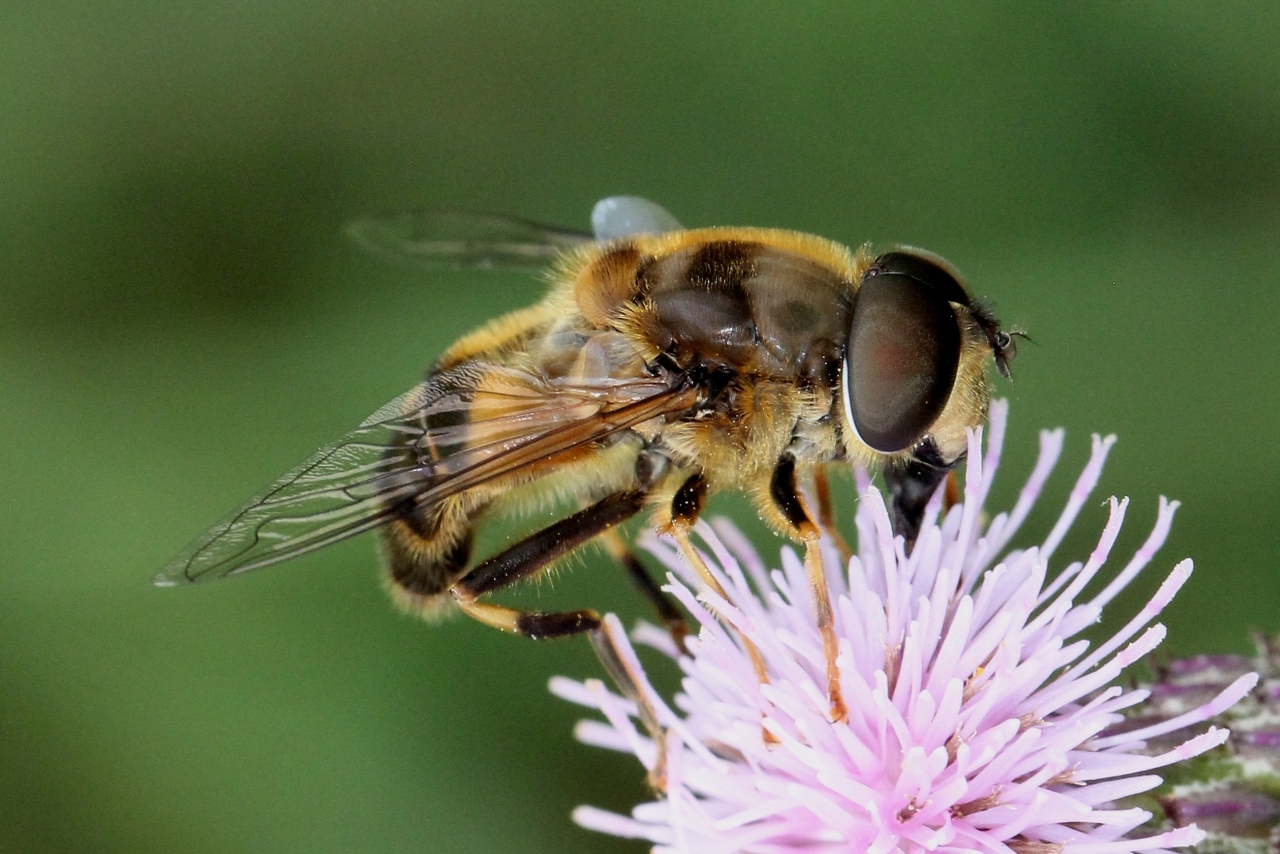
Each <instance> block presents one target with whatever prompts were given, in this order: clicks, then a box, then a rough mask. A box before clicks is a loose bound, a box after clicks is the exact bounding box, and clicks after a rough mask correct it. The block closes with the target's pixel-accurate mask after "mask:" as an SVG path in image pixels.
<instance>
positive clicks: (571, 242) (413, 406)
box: [157, 196, 1015, 720]
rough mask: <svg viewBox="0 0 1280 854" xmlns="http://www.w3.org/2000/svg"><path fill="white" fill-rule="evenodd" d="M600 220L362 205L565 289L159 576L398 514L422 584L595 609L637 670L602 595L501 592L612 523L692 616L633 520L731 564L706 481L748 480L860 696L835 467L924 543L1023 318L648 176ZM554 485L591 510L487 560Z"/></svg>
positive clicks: (387, 545) (910, 253)
mask: <svg viewBox="0 0 1280 854" xmlns="http://www.w3.org/2000/svg"><path fill="white" fill-rule="evenodd" d="M592 225H593V226H594V234H587V233H579V232H575V231H570V230H566V229H560V228H553V227H548V226H543V225H539V224H536V223H533V222H528V221H525V220H520V219H515V218H508V217H494V216H479V215H466V214H446V213H418V214H402V215H392V216H387V217H377V218H372V219H369V220H364V221H360V222H357V223H355V224H354V225H353V226H352V229H351V232H352V235H353V236H354V237H355V238H356V239H357V240H359V241H360V242H362V243H364V244H365V245H366V246H367V247H369V248H371V249H373V250H375V251H378V252H381V253H384V254H389V255H391V256H393V257H396V258H401V259H409V260H415V261H421V262H426V263H428V264H430V263H432V262H435V263H440V264H453V265H475V266H493V265H496V266H506V267H512V266H514V267H524V268H528V267H543V268H549V270H550V278H551V283H552V284H551V288H550V291H549V292H548V293H547V295H546V297H545V298H544V299H543V300H542V301H541V302H539V303H538V304H536V305H534V306H531V307H528V308H523V309H519V310H517V311H513V312H511V313H510V314H506V315H503V316H501V317H499V318H497V319H495V320H493V321H491V322H490V323H489V324H487V325H485V326H483V327H481V328H480V329H478V330H476V331H474V332H472V333H470V334H468V335H466V336H464V337H463V338H462V339H461V340H460V341H458V342H457V343H456V344H454V345H453V346H452V347H450V348H449V349H448V350H446V351H445V352H444V354H443V355H441V356H440V357H439V358H438V359H437V360H436V362H435V364H434V365H433V366H432V367H431V369H430V370H429V371H428V372H427V377H426V379H425V380H424V381H423V382H421V383H419V384H418V385H417V386H415V387H414V388H412V389H410V390H409V391H408V392H406V393H405V394H403V395H401V396H400V397H398V398H396V399H395V400H393V401H391V402H390V403H388V404H387V405H386V406H384V407H382V408H381V409H379V410H378V411H377V412H375V413H373V414H372V415H371V416H369V418H367V419H365V421H364V422H363V423H361V424H360V425H359V426H358V427H357V428H356V429H355V430H353V431H352V432H350V433H348V434H347V435H345V436H343V437H342V438H341V439H338V440H337V441H336V442H334V443H333V444H331V445H329V446H327V447H325V448H322V449H321V450H320V451H318V452H317V453H316V454H315V455H314V456H312V457H311V458H310V459H308V460H307V461H306V462H304V463H303V464H302V465H300V466H298V467H297V468H295V469H294V470H293V471H291V472H289V473H288V474H286V475H284V476H283V477H282V478H280V479H279V480H277V481H276V482H275V483H273V484H272V485H271V486H270V487H268V488H267V489H266V490H265V491H264V492H262V493H260V494H259V495H256V496H254V497H253V498H252V499H251V500H250V501H249V502H248V503H247V504H245V505H244V506H243V507H242V508H240V509H239V510H237V511H235V513H233V514H232V515H230V516H228V517H227V518H226V519H224V520H223V521H221V522H219V523H218V524H217V525H215V526H214V527H213V528H211V529H210V530H209V531H208V532H207V533H205V534H204V536H202V537H200V538H199V539H198V540H196V541H195V542H194V543H192V544H191V545H190V546H188V547H187V549H186V550H184V551H183V552H182V553H181V554H180V555H178V556H177V557H176V558H174V560H173V561H172V562H171V563H170V564H169V565H168V566H167V567H166V568H165V569H164V571H163V572H162V573H161V574H160V575H159V577H158V578H157V583H158V584H161V585H174V584H182V583H187V582H197V581H207V580H211V579H216V578H225V577H228V576H232V575H238V574H240V573H243V572H247V571H249V570H251V569H257V568H259V567H263V566H268V565H270V564H274V563H278V562H280V561H283V560H286V559H288V558H292V557H297V556H299V555H302V554H306V553H308V552H311V551H314V550H316V549H318V548H321V547H323V546H326V545H329V544H330V543H334V542H337V541H339V540H343V539H346V538H347V537H351V536H355V535H356V534H359V533H362V532H364V531H368V530H372V529H375V528H376V529H379V531H380V534H381V537H382V544H383V553H384V557H385V564H386V568H387V574H388V578H389V587H390V589H391V590H392V591H393V594H394V596H395V598H396V599H397V600H398V601H399V602H400V604H401V605H403V606H404V607H406V608H408V609H410V610H412V611H414V612H416V613H419V614H423V615H430V614H435V613H438V612H439V611H441V610H442V609H446V608H447V609H452V608H457V609H460V610H461V611H462V612H463V613H465V614H468V615H469V616H471V617H474V618H475V619H478V620H480V621H481V622H483V623H487V624H488V625H491V626H495V627H497V628H499V629H503V630H505V631H509V632H516V633H519V634H522V635H526V636H529V637H533V638H547V637H557V636H564V635H571V634H576V633H580V632H586V633H589V634H590V636H591V638H592V641H593V645H594V646H595V647H596V649H597V652H599V653H600V656H601V659H602V660H603V661H604V663H605V665H606V667H607V668H608V669H609V670H610V672H611V673H612V675H613V676H614V677H615V679H616V680H618V682H619V684H620V685H621V686H622V687H623V689H624V690H627V688H628V683H629V682H630V681H631V680H630V677H629V674H628V672H627V669H626V666H625V664H624V663H623V662H622V660H621V659H620V657H619V656H618V655H617V654H616V652H615V645H614V643H613V641H612V640H611V639H610V638H609V636H608V631H607V630H606V628H605V625H604V624H602V622H601V619H600V617H599V615H598V614H597V613H596V612H595V611H593V610H580V611H571V612H560V613H541V612H534V611H522V610H516V609H513V608H508V607H505V606H499V605H496V604H492V603H490V602H486V601H484V597H485V595H486V594H488V593H491V592H493V591H495V590H498V589H500V588H503V587H506V586H507V585H509V584H511V583H513V582H515V581H519V580H521V579H526V578H530V577H532V576H534V575H536V574H538V573H540V572H542V571H544V570H545V569H547V568H548V567H549V566H550V565H551V564H553V563H554V562H556V561H557V560H559V559H560V558H561V557H563V556H564V555H566V554H568V553H569V552H571V551H572V550H574V549H576V548H577V547H579V546H581V545H583V544H584V543H587V542H588V541H590V540H593V539H595V538H597V537H601V536H602V535H603V536H604V540H605V543H606V545H607V546H609V548H610V550H611V551H612V552H613V553H614V554H615V555H617V556H618V557H619V558H620V559H621V562H622V564H623V566H624V567H625V568H626V570H627V571H628V573H629V574H630V575H631V577H632V578H633V580H635V581H636V582H637V583H638V584H639V586H640V588H641V590H642V591H643V592H644V593H645V594H646V596H647V598H649V599H650V600H651V601H652V602H653V603H654V605H655V606H656V607H657V608H658V610H659V613H660V614H661V616H662V617H663V618H664V620H666V622H667V623H668V625H669V626H670V627H671V629H672V631H673V633H676V634H678V632H679V631H680V628H681V627H682V625H683V623H682V621H681V617H680V614H679V612H678V611H677V610H676V609H675V607H674V606H673V605H672V604H671V602H670V601H669V600H667V599H666V598H665V594H664V593H662V592H661V591H660V589H659V588H658V586H657V584H656V583H654V582H653V580H652V579H651V578H650V577H649V576H648V575H647V573H646V571H645V570H644V568H643V566H642V565H641V564H640V563H639V561H637V560H636V559H635V558H634V556H632V555H631V554H630V552H629V551H628V550H627V549H626V547H625V545H623V544H622V543H621V538H620V537H618V535H617V532H616V531H615V530H614V529H615V528H616V527H617V526H618V525H619V524H621V523H623V522H625V521H626V520H628V519H629V518H631V517H632V516H635V515H636V514H638V513H640V512H641V511H644V510H646V509H647V510H648V511H649V513H650V515H651V521H652V524H653V525H654V526H655V527H656V528H657V529H658V530H660V531H664V532H667V533H669V534H670V535H671V536H672V537H674V538H675V540H676V541H677V542H678V543H679V545H680V547H681V549H682V550H683V552H684V554H685V556H686V557H687V559H688V560H689V561H690V562H691V563H692V564H693V565H694V566H695V567H696V568H697V569H698V570H699V572H700V574H701V575H702V576H703V577H704V579H705V580H706V581H707V583H708V584H709V585H710V586H711V587H713V588H717V587H718V585H717V584H716V581H715V579H714V577H713V576H712V575H711V574H710V573H709V572H708V571H707V569H706V567H705V565H703V563H702V561H701V559H700V557H699V555H698V553H697V551H696V550H695V549H694V547H693V545H692V543H691V541H690V539H689V532H690V528H691V527H692V526H693V524H694V522H695V521H696V520H697V519H698V516H699V514H700V512H701V511H702V509H703V505H704V503H705V501H706V498H707V496H708V494H709V493H712V492H715V491H717V490H726V489H729V490H741V491H743V492H745V493H746V494H747V495H748V496H749V497H750V499H751V500H752V501H753V502H754V504H755V506H756V507H757V508H758V510H759V512H760V514H761V515H762V516H763V518H765V519H766V520H767V521H768V522H769V523H770V524H771V525H772V526H773V527H774V528H776V529H777V530H778V531H779V532H780V533H782V534H784V535H786V536H788V537H790V538H792V539H793V540H796V541H798V542H800V543H802V544H803V545H804V546H805V550H806V558H805V564H806V568H807V571H808V577H809V580H810V583H811V585H812V587H813V592H814V594H815V595H814V601H815V602H816V603H817V609H818V614H817V618H818V624H819V626H820V628H821V629H822V632H823V639H824V648H825V649H824V652H825V657H826V673H825V674H824V676H825V678H826V681H827V684H828V693H829V697H830V701H831V712H832V717H833V719H837V720H838V719H841V718H843V716H844V713H845V708H844V705H843V700H842V699H841V692H840V688H839V671H838V669H837V667H836V638H835V633H834V631H833V629H832V626H831V604H830V598H829V595H828V593H827V587H826V578H825V574H824V571H823V566H822V556H821V551H820V549H819V547H818V543H819V537H820V534H819V531H820V525H819V524H818V523H819V522H823V521H826V520H829V519H830V517H831V510H830V502H829V498H828V489H827V481H826V473H825V469H826V467H828V466H830V465H832V464H837V465H849V464H850V463H857V464H862V465H865V466H868V467H872V468H878V469H879V470H881V471H882V472H883V473H884V479H885V481H886V484H887V486H888V492H889V496H890V513H891V518H892V520H893V524H894V526H895V528H896V531H897V532H898V533H899V534H901V535H902V536H903V537H904V538H905V540H906V544H907V547H908V548H909V547H910V544H911V543H912V542H913V541H914V539H915V536H916V534H917V532H918V530H919V526H920V524H921V518H922V515H923V513H924V510H925V505H926V504H927V502H928V501H929V499H930V497H931V496H932V495H933V494H934V492H935V491H936V490H937V488H938V486H939V485H940V484H941V483H942V482H943V481H944V480H945V479H946V478H947V475H948V472H950V471H951V469H952V468H953V467H954V466H955V465H956V463H957V462H958V461H959V460H960V459H961V458H962V457H963V455H964V453H965V449H966V447H967V445H966V442H967V440H966V433H965V431H966V430H967V429H969V428H972V427H975V426H977V425H978V424H980V423H981V422H982V421H983V420H984V418H985V417H986V413H987V404H988V394H989V392H988V380H987V376H986V365H987V362H988V360H989V359H993V360H994V363H995V366H996V368H997V369H998V370H999V371H1000V372H1001V373H1002V374H1005V375H1007V374H1008V363H1009V361H1010V359H1012V358H1013V356H1014V354H1015V348H1014V343H1013V340H1012V339H1011V337H1010V334H1009V333H1008V332H1006V331H1003V330H1002V329H1001V328H1000V325H999V324H998V323H997V321H996V319H995V318H994V317H993V316H992V314H991V313H990V311H989V310H988V309H986V308H985V307H984V306H983V305H982V304H981V303H979V302H977V301H975V300H974V299H973V298H972V297H971V296H970V294H969V292H968V290H967V289H966V287H965V286H964V284H963V283H962V280H961V278H960V276H959V274H958V273H957V272H956V270H955V269H954V268H953V267H951V266H950V265H949V264H948V263H947V262H945V261H943V260H942V259H941V258H939V257H937V256H936V255H932V254H930V253H927V252H922V251H920V250H917V249H911V248H905V247H904V248H897V249H893V250H891V251H888V252H885V253H883V254H880V255H874V254H872V253H871V252H869V251H868V250H867V249H865V248H863V249H859V250H857V251H851V250H850V249H848V248H846V247H845V246H842V245H840V244H837V243H834V242H832V241H830V240H825V239H823V238H820V237H815V236H813V235H809V234H802V233H799V232H794V231H785V230H779V229H768V228H736V227H735V228H699V229H690V230H686V229H685V228H683V227H682V226H681V225H680V224H679V223H678V222H677V221H676V220H675V218H674V217H672V216H671V214H669V213H668V212H667V211H665V210H664V209H662V208H661V207H659V206H657V205H655V204H653V203H652V202H648V201H646V200H644V199H640V198H636V197H631V196H618V197H613V198H608V199H605V200H603V201H601V202H600V203H599V204H597V205H596V207H595V209H594V211H593V212H592ZM806 483H807V484H811V485H812V486H813V489H812V493H813V494H814V495H815V496H816V498H815V499H813V503H814V504H816V505H817V506H816V508H814V509H811V508H810V506H809V502H808V500H807V498H806V493H807V492H808V490H803V491H802V489H801V486H802V485H804V484H806ZM548 496H554V497H556V498H567V499H569V500H570V501H572V502H574V504H575V506H577V507H578V508H579V509H578V510H577V511H576V512H573V513H572V514H571V515H568V516H566V517H565V518H563V519H560V520H559V521H556V522H555V523H554V524H551V525H550V526H548V527H546V528H544V529H542V530H540V531H538V532H536V533H534V534H532V535H531V536H528V537H526V538H525V539H522V540H520V541H519V542H517V543H515V544H514V545H512V546H510V547H509V548H506V549H505V550H503V551H501V552H500V553H498V554H496V555H492V556H486V557H484V558H483V559H482V560H479V561H473V560H472V539H473V537H472V535H473V532H474V530H475V529H476V526H477V525H480V524H482V523H483V522H484V521H485V519H486V518H489V517H493V516H500V515H502V514H504V513H505V512H507V511H509V510H511V509H512V508H518V507H522V506H526V505H527V504H528V503H529V502H533V501H541V500H544V499H546V498H547V497H548ZM757 661H758V658H757ZM758 675H759V676H760V678H761V679H762V680H767V678H768V674H767V673H766V672H763V670H761V672H760V673H759V674H758ZM631 687H634V686H631ZM627 693H634V692H633V691H630V690H628V691H627ZM646 717H648V716H647V715H646Z"/></svg>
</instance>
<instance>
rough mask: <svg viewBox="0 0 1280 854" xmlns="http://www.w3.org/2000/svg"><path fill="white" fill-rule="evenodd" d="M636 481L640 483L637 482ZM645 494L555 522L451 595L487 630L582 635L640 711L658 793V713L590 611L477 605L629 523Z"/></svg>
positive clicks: (482, 567) (662, 758)
mask: <svg viewBox="0 0 1280 854" xmlns="http://www.w3.org/2000/svg"><path fill="white" fill-rule="evenodd" d="M638 479H639V478H638ZM642 485H643V487H644V488H638V489H633V490H630V491H627V492H617V493H614V494H613V495H610V496H608V497H606V498H604V499H602V500H600V501H597V502H596V503H595V504H592V505H591V506H589V507H587V508H585V509H583V510H580V511H578V512H577V513H574V514H573V515H572V516H568V517H566V518H564V519H561V520H560V521H559V522H555V523H553V524H551V525H549V526H547V527H546V528H543V529H542V530H541V531H538V532H537V533H535V534H532V535H530V536H528V537H526V538H525V539H523V540H521V541H520V542H518V543H516V544H515V545H513V546H511V547H510V548H508V549H506V550H505V551H503V552H500V553H499V554H497V555H494V556H493V557H491V558H489V559H488V560H486V561H484V562H483V563H481V564H479V565H478V566H476V567H475V568H474V569H472V570H471V571H470V572H468V573H467V574H466V575H465V576H463V577H462V578H461V579H460V580H459V581H458V582H457V583H455V584H454V585H453V586H452V587H451V588H450V590H449V592H450V593H451V594H452V595H453V598H454V600H455V601H456V602H457V603H458V607H459V608H461V609H462V611H463V613H465V614H467V615H468V616H470V617H472V618H474V619H476V620H479V621H480V622H482V623H484V624H485V625H488V626H493V627H494V628H497V629H501V630H502V631H506V632H513V633H515V634H520V635H524V636H525V637H530V638H535V639H543V638H555V637H567V636H569V635H576V634H581V633H584V632H585V633H586V634H587V635H588V636H589V637H590V639H591V646H592V647H593V648H594V649H595V651H596V655H597V656H599V658H600V661H601V663H602V664H603V665H604V667H605V670H607V671H608V673H609V675H610V676H611V677H612V678H613V680H614V682H615V683H616V684H617V686H618V690H620V691H621V692H622V694H623V696H625V697H626V698H627V699H629V700H631V701H632V702H634V703H635V704H636V707H637V708H638V709H639V715H640V721H641V723H642V724H644V726H645V728H646V729H647V730H648V731H649V734H650V737H651V738H652V739H653V742H654V745H655V747H656V748H657V759H656V764H655V765H654V767H653V769H652V770H651V771H650V772H649V779H650V783H651V784H652V785H653V786H654V788H656V789H659V790H661V789H662V787H663V786H665V782H666V770H665V762H666V747H665V736H664V733H663V731H662V727H661V725H660V724H659V723H658V715H657V712H656V711H654V709H653V706H652V705H651V704H650V703H649V701H648V699H647V698H646V697H645V696H644V693H643V692H642V691H641V690H640V688H639V684H640V683H639V680H638V679H637V678H636V676H635V675H634V674H633V673H632V671H631V668H630V667H629V666H628V665H627V664H626V660H625V659H624V657H623V656H622V655H620V654H619V652H618V644H617V641H616V640H615V639H614V638H613V637H612V635H611V634H610V630H609V627H608V625H607V624H605V623H604V621H603V620H601V618H600V615H599V613H597V612H596V611H594V610H592V609H589V608H588V609H582V610H579V611H562V612H552V613H543V612H539V611H523V610H519V609H516V608H508V607H505V606H502V605H493V604H490V603H488V602H481V601H479V600H480V597H481V596H484V595H485V594H487V593H492V592H493V591H495V590H499V589H501V588H503V587H506V586H508V585H510V584H513V583H515V582H517V581H520V580H522V579H526V578H531V577H533V576H535V575H537V574H538V573H539V572H542V571H543V570H545V569H546V568H547V567H548V566H550V565H551V564H552V563H554V562H555V561H556V560H557V559H559V558H561V557H563V556H564V555H567V554H568V553H569V552H571V551H573V549H575V548H577V547H578V546H580V545H582V544H583V543H586V542H588V541H589V540H591V539H592V538H594V537H596V536H599V535H600V534H602V533H605V532H607V531H610V530H612V529H613V528H615V527H617V526H618V525H620V524H622V523H623V522H625V521H626V520H628V519H630V518H631V517H632V516H634V515H635V514H636V513H638V512H640V509H641V508H642V507H644V502H645V499H646V498H647V497H648V486H649V484H648V483H645V482H644V481H643V480H642Z"/></svg>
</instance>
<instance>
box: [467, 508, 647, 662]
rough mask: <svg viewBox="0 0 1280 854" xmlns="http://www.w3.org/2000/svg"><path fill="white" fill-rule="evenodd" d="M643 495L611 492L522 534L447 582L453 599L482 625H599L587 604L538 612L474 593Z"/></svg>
mask: <svg viewBox="0 0 1280 854" xmlns="http://www.w3.org/2000/svg"><path fill="white" fill-rule="evenodd" d="M646 495H647V493H645V492H643V491H640V490H634V491H631V492H617V493H614V494H613V495H610V496H608V497H607V498H605V499H603V500H601V501H597V502H596V503H595V504H592V505H591V506H590V507H587V508H586V509H584V510H579V511H578V512H577V513H574V514H573V515H572V516H568V517H566V518H564V519H561V520H560V521H559V522H555V523H553V524H551V525H549V526H547V527H546V528H543V529H542V530H541V531H538V532H537V533H536V534H532V535H530V536H529V537H526V538H525V539H523V540H521V541H520V542H518V543H516V544H515V545H513V546H511V547H510V548H508V549H507V550H506V551H503V552H500V553H499V554H496V555H494V556H493V557H491V558H489V559H488V560H486V561H484V562H483V563H481V564H479V565H478V566H476V568H475V569H473V570H471V571H470V572H468V573H467V574H466V575H464V576H463V577H462V578H461V579H460V580H459V581H458V582H457V583H455V584H454V585H453V586H452V587H451V588H450V592H451V593H452V594H453V598H454V600H455V601H456V602H457V603H458V606H459V607H460V608H461V609H462V610H463V612H464V613H466V614H467V615H468V616H470V617H474V618H475V619H477V620H479V621H480V622H482V623H484V624H486V625H489V626H493V627H494V628H496V629H501V630H503V631H504V632H515V633H516V634H521V635H525V636H526V637H531V638H537V639H541V638H552V637H564V636H566V635H574V634H578V633H579V632H588V631H593V630H595V629H597V628H599V627H600V615H599V614H597V613H596V612H595V611H592V610H589V609H588V610H582V611H565V612H560V613H541V612H538V611H521V610H517V609H515V608H507V607H505V606H502V605H491V604H489V603H487V602H481V601H479V599H480V597H481V596H483V595H485V594H486V593H492V592H493V591H495V590H498V589H500V588H503V587H506V586H507V585H509V584H514V583H515V582H517V581H521V580H523V579H525V578H530V577H532V576H534V575H537V574H538V573H539V572H542V571H543V570H544V569H546V568H547V567H548V566H550V565H551V564H552V563H554V562H555V561H556V560H558V559H559V558H561V557H564V556H565V555H567V554H568V553H569V552H571V551H573V550H574V549H575V548H577V547H578V546H580V545H582V544H583V543H585V542H587V541H588V540H590V539H592V538H593V537H596V536H597V535H599V534H601V533H603V532H605V531H607V530H609V529H610V528H613V527H615V526H617V525H620V524H622V523H623V522H625V521H626V520H628V519H630V518H631V517H632V516H634V515H635V514H636V513H639V512H640V509H641V508H642V507H643V506H644V501H645V497H646Z"/></svg>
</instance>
